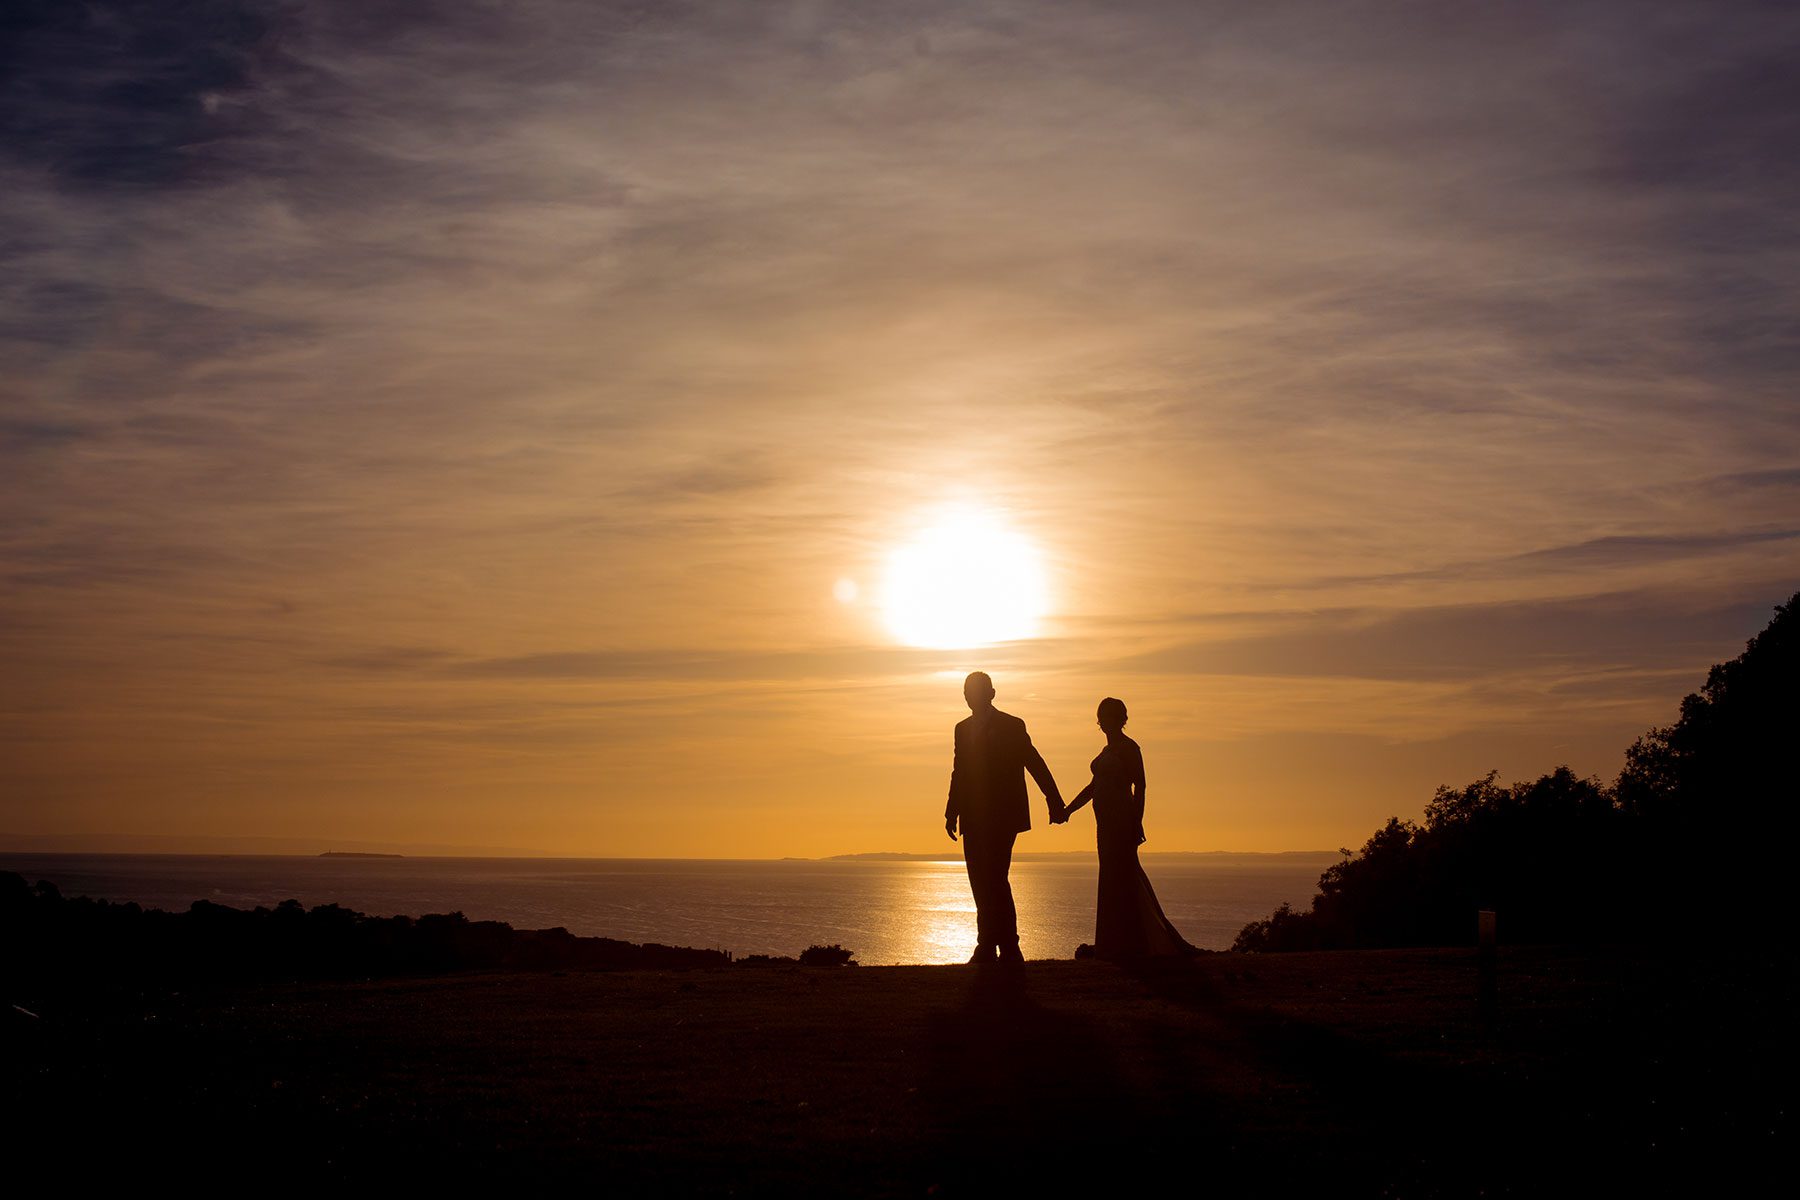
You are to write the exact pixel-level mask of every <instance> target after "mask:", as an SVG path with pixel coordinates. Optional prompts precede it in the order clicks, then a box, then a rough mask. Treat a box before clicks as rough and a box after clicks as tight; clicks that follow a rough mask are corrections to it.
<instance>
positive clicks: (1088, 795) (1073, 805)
mask: <svg viewBox="0 0 1800 1200" xmlns="http://www.w3.org/2000/svg"><path fill="white" fill-rule="evenodd" d="M1093 798H1094V781H1093V780H1091V779H1090V780H1088V782H1087V786H1086V787H1084V788H1082V789H1081V790H1080V791H1079V792H1076V793H1075V798H1074V799H1073V800H1071V801H1069V807H1068V809H1067V810H1066V811H1067V812H1068V814H1069V815H1070V816H1074V815H1075V810H1076V809H1078V808H1080V807H1081V806H1082V805H1084V804H1086V803H1087V802H1088V801H1089V800H1092V799H1093Z"/></svg>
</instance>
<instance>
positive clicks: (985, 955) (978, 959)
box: [969, 946, 994, 967]
mask: <svg viewBox="0 0 1800 1200" xmlns="http://www.w3.org/2000/svg"><path fill="white" fill-rule="evenodd" d="M993 961H994V948H993V947H992V946H977V947H975V953H973V954H971V955H969V965H970V966H971V967H981V966H986V965H987V964H988V963H991V962H993Z"/></svg>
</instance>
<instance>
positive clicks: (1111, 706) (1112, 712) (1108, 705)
mask: <svg viewBox="0 0 1800 1200" xmlns="http://www.w3.org/2000/svg"><path fill="white" fill-rule="evenodd" d="M1094 716H1095V718H1096V719H1098V720H1099V722H1100V728H1102V729H1105V730H1107V731H1109V732H1110V731H1112V730H1115V729H1123V728H1125V722H1126V720H1127V717H1126V715H1125V702H1124V701H1123V700H1115V699H1114V698H1113V697H1111V696H1108V697H1107V698H1106V699H1104V700H1102V701H1101V702H1100V708H1099V709H1098V710H1097V711H1096V712H1095V713H1094Z"/></svg>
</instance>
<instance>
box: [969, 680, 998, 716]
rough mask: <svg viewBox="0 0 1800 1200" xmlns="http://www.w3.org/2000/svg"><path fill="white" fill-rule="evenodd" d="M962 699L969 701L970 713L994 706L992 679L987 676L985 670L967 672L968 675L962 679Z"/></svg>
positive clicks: (984, 710)
mask: <svg viewBox="0 0 1800 1200" xmlns="http://www.w3.org/2000/svg"><path fill="white" fill-rule="evenodd" d="M963 699H964V700H966V701H968V702H969V711H970V712H972V713H979V712H986V711H987V710H988V709H990V708H992V707H994V681H993V680H992V679H989V678H988V673H987V672H986V671H970V672H969V677H968V678H967V679H965V680H963Z"/></svg>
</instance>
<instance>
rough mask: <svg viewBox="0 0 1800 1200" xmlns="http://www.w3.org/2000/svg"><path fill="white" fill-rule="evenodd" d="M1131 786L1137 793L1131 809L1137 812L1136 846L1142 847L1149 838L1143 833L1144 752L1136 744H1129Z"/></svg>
mask: <svg viewBox="0 0 1800 1200" xmlns="http://www.w3.org/2000/svg"><path fill="white" fill-rule="evenodd" d="M1131 786H1132V787H1133V788H1135V789H1136V791H1137V798H1136V801H1135V802H1134V803H1133V804H1132V807H1133V808H1135V809H1136V810H1137V819H1138V844H1139V845H1142V844H1143V843H1145V842H1147V841H1149V840H1150V838H1149V835H1148V834H1146V833H1145V832H1144V750H1143V747H1141V746H1139V745H1138V744H1137V743H1136V742H1133V743H1131Z"/></svg>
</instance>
